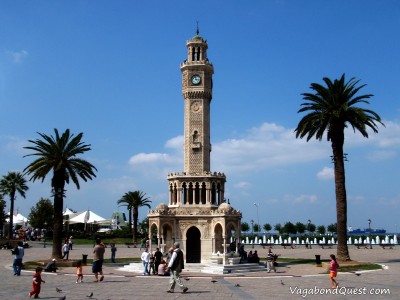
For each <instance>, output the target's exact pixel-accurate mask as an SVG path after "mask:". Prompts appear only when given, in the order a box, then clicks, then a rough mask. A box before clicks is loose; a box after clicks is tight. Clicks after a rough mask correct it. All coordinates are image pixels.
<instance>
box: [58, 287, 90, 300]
mask: <svg viewBox="0 0 400 300" xmlns="http://www.w3.org/2000/svg"><path fill="white" fill-rule="evenodd" d="M56 291H57V293H62V292H63V291H62V289H60V288H58V287H56ZM86 297H87V298H93V292H91V293H90V294H89V295H86ZM65 299H67V296H65V295H64V296H62V297H60V298H58V300H65Z"/></svg>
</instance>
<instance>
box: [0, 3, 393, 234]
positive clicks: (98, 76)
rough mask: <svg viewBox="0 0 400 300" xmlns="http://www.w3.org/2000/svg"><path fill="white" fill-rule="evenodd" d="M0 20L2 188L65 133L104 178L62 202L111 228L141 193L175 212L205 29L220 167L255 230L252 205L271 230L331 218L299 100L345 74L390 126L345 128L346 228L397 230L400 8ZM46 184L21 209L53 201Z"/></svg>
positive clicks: (217, 9)
mask: <svg viewBox="0 0 400 300" xmlns="http://www.w3.org/2000/svg"><path fill="white" fill-rule="evenodd" d="M0 20H1V26H0V175H1V176H3V175H5V174H6V173H7V172H9V171H22V170H23V169H24V168H25V167H26V166H27V165H28V164H29V163H30V162H31V161H32V159H31V158H29V157H25V158H23V156H24V155H26V154H28V152H27V151H26V150H24V149H23V147H24V146H27V145H28V143H27V140H29V139H36V138H38V137H39V136H38V134H37V132H42V133H46V134H52V133H53V132H54V131H53V129H54V128H58V129H59V130H60V131H64V130H65V129H66V128H69V129H70V130H71V131H72V132H73V133H75V134H78V133H79V132H83V133H84V138H83V140H84V142H86V143H88V144H91V146H92V151H90V152H89V153H87V154H86V155H85V156H84V158H85V159H87V160H89V161H90V162H92V163H93V164H94V165H95V166H96V167H97V168H98V173H97V178H95V179H94V180H93V181H91V182H88V183H84V182H82V184H81V189H80V190H79V191H78V190H76V188H75V187H74V186H72V185H69V186H67V187H66V189H67V198H66V199H65V203H66V206H68V207H69V208H71V209H74V210H78V211H82V210H86V209H88V208H89V209H91V210H93V211H95V212H96V213H97V214H99V215H101V216H103V217H106V218H109V217H111V213H112V211H116V210H118V209H119V210H124V208H118V207H117V204H116V202H117V200H118V199H120V198H121V196H122V195H123V194H124V193H126V192H127V191H134V190H141V191H143V192H145V193H146V194H147V196H149V197H150V199H151V200H152V201H153V208H154V207H155V206H156V205H157V204H159V203H161V202H164V203H167V202H168V187H167V179H166V177H167V174H168V173H169V172H179V171H182V170H183V152H182V150H183V148H182V145H183V138H182V135H183V97H182V95H181V73H180V69H179V65H180V63H181V62H183V60H185V59H186V56H187V52H186V45H185V43H186V40H188V39H190V38H192V37H193V36H194V35H195V31H196V21H199V28H200V35H201V36H203V37H204V38H205V39H207V41H208V44H209V50H208V57H209V59H210V61H211V62H212V63H213V65H214V69H215V74H214V78H213V79H214V80H213V81H214V90H213V100H212V103H211V142H212V145H213V151H212V162H211V169H212V171H218V172H224V173H225V174H226V176H227V184H226V191H225V194H226V198H229V199H230V202H231V204H232V206H233V207H235V208H236V209H240V210H241V211H242V212H243V221H246V222H250V220H251V219H254V220H255V221H256V222H257V207H256V206H254V205H253V203H257V204H258V215H259V223H261V224H265V223H270V224H272V225H274V224H276V223H282V224H283V223H285V222H286V221H292V222H303V223H306V222H307V220H308V219H311V221H312V222H313V223H314V224H316V225H328V224H331V223H334V222H335V220H336V212H335V207H336V206H335V194H334V180H333V171H332V167H333V165H332V163H331V160H330V155H331V147H330V143H328V142H327V141H326V140H323V141H321V142H319V141H315V140H311V141H310V142H308V143H307V142H306V141H305V140H300V139H296V138H295V136H294V133H293V130H294V128H295V127H296V125H297V124H298V122H299V120H300V118H301V115H299V114H298V113H297V111H298V109H299V108H300V104H301V103H302V97H301V93H304V92H310V89H309V86H310V84H311V83H312V82H318V83H322V78H323V77H325V76H326V77H329V78H331V79H335V78H338V77H340V76H341V75H342V74H343V73H345V74H346V77H347V79H350V78H351V77H356V78H357V79H360V80H361V82H360V84H367V86H366V87H365V88H363V89H362V90H361V93H362V94H368V93H372V94H374V97H373V98H372V99H371V101H370V102H371V105H368V106H366V108H368V109H372V110H374V111H376V112H377V113H379V114H380V116H381V117H382V119H383V121H384V123H385V125H386V127H382V126H380V127H379V133H378V134H374V133H371V134H370V137H369V138H368V139H365V138H363V137H362V136H361V135H360V134H359V133H356V134H354V133H353V132H352V130H350V129H349V130H347V131H346V140H345V152H346V153H348V159H349V162H347V163H346V179H347V194H348V225H349V226H353V227H356V228H357V227H361V228H364V227H367V226H368V223H367V220H368V218H370V219H371V220H372V224H371V225H372V227H373V228H382V227H383V228H386V229H387V230H388V231H390V232H393V231H394V230H396V229H397V225H400V223H399V222H398V211H399V206H400V190H399V184H398V182H399V176H400V171H399V162H400V157H399V155H400V153H399V152H400V138H399V136H400V120H399V116H400V101H399V95H398V94H396V93H397V92H396V91H398V87H399V86H400V76H399V72H400V43H399V39H398V33H399V29H400V2H399V1H396V0H388V1H368V0H359V1H358V0H350V1H344V0H343V1H342V0H335V1H294V0H293V1H284V0H276V1H247V2H246V1H208V0H206V1H201V2H193V3H192V2H190V1H7V0H6V1H2V2H1V4H0ZM49 180H50V177H49V178H48V180H46V181H45V182H44V183H41V182H34V183H32V182H29V187H30V189H29V191H28V192H27V195H26V199H22V198H20V197H18V198H17V201H16V204H15V207H16V208H17V209H18V210H19V211H20V212H21V213H22V214H24V215H27V214H28V213H29V211H30V208H31V207H32V206H34V205H35V203H36V202H37V201H38V200H39V199H40V198H41V197H50V181H49ZM7 203H9V202H7ZM146 212H147V210H146V209H142V210H141V211H140V216H139V217H140V218H143V217H144V216H145V214H146ZM397 223H399V224H397Z"/></svg>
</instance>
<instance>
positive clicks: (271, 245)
mask: <svg viewBox="0 0 400 300" xmlns="http://www.w3.org/2000/svg"><path fill="white" fill-rule="evenodd" d="M260 245H261V246H263V248H264V249H265V247H269V248H272V247H273V246H275V244H263V243H261V244H260Z"/></svg>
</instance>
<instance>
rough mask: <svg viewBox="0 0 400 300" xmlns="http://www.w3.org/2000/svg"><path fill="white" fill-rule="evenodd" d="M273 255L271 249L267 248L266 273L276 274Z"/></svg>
mask: <svg viewBox="0 0 400 300" xmlns="http://www.w3.org/2000/svg"><path fill="white" fill-rule="evenodd" d="M274 262H275V255H274V254H273V253H272V249H271V248H269V249H268V254H267V272H268V273H269V272H271V270H274V272H275V273H276V269H275V265H274Z"/></svg>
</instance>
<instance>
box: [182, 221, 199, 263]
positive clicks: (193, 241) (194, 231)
mask: <svg viewBox="0 0 400 300" xmlns="http://www.w3.org/2000/svg"><path fill="white" fill-rule="evenodd" d="M200 237H201V234H200V230H199V229H198V228H197V227H195V226H193V227H190V228H189V230H188V231H187V232H186V262H187V263H200V262H201V241H200Z"/></svg>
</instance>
